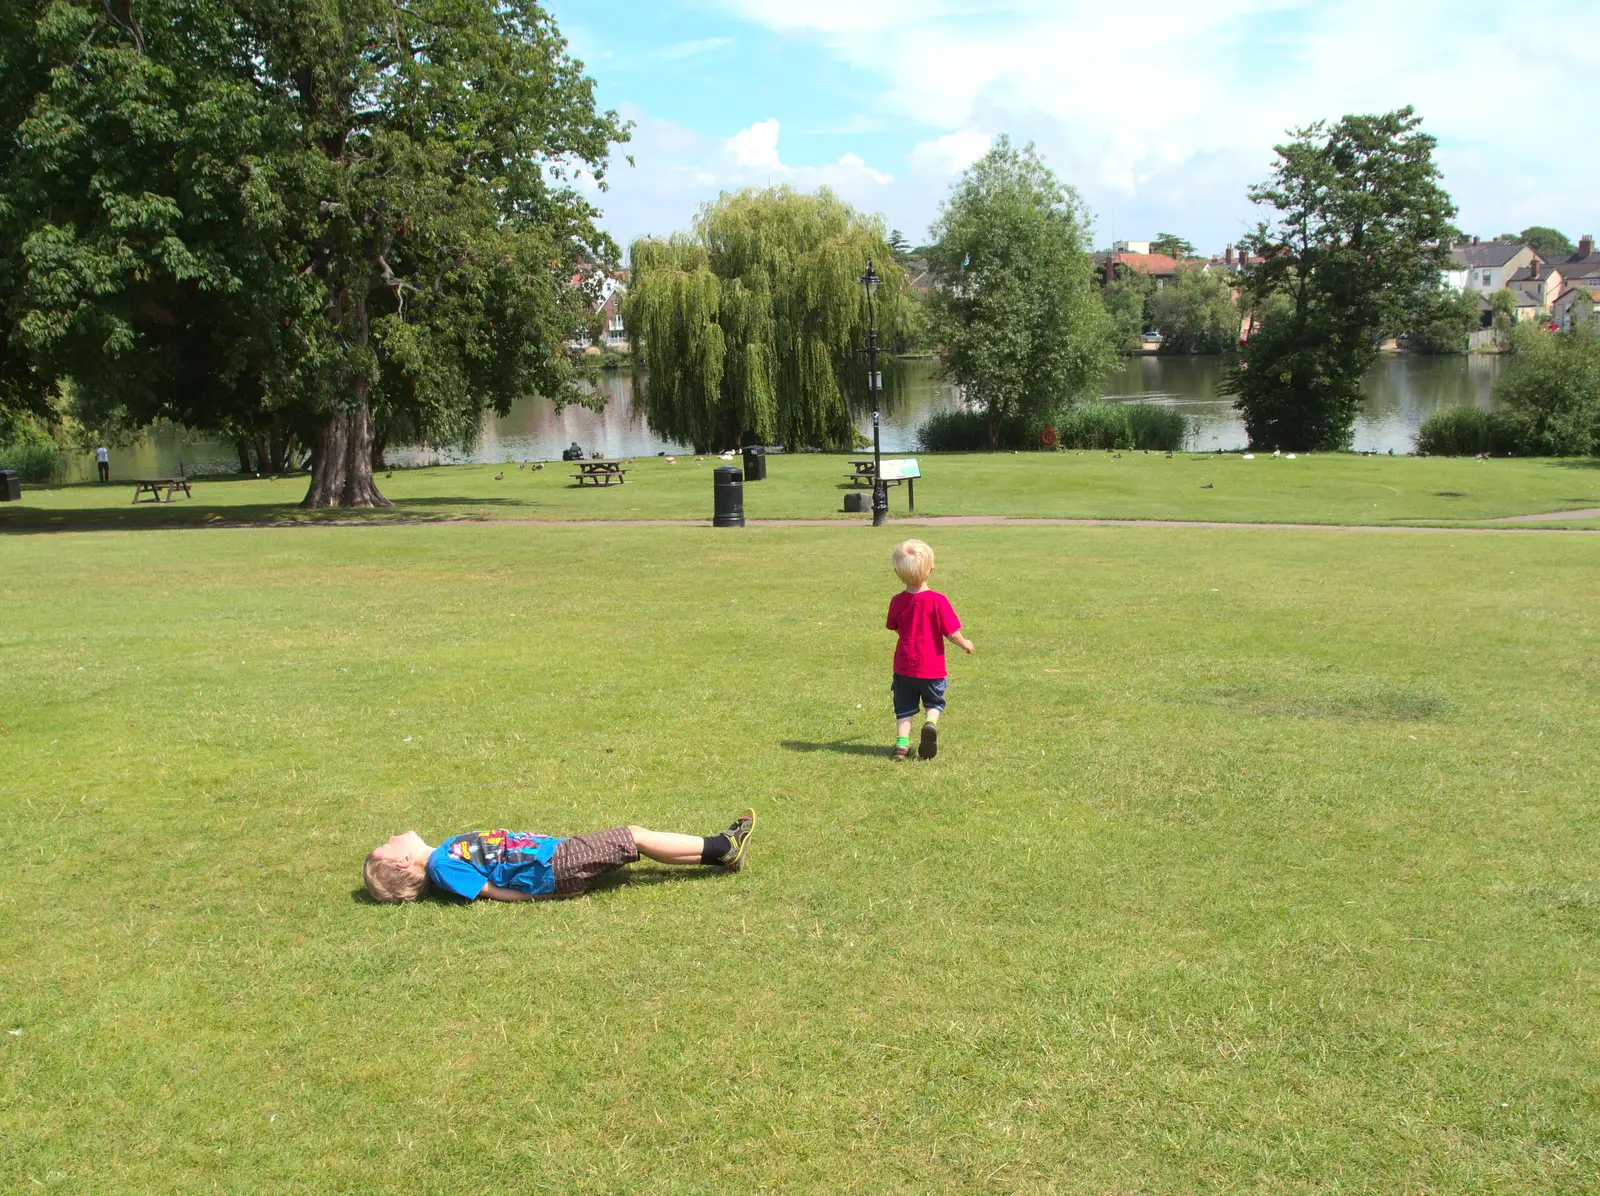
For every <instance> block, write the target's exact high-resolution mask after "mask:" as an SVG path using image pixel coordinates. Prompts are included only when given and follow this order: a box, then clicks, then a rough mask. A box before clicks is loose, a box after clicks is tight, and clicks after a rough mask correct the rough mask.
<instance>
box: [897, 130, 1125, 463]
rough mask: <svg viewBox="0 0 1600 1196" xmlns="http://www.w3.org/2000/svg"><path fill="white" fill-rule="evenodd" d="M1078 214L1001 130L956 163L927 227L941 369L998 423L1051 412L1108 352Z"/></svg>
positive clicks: (1084, 386)
mask: <svg viewBox="0 0 1600 1196" xmlns="http://www.w3.org/2000/svg"><path fill="white" fill-rule="evenodd" d="M1087 223H1088V221H1087V212H1086V210H1085V208H1084V205H1083V201H1082V200H1081V199H1080V198H1079V197H1078V193H1077V192H1076V191H1074V190H1073V189H1072V188H1071V187H1068V186H1066V185H1065V184H1064V183H1062V182H1061V181H1060V180H1058V179H1057V178H1056V176H1055V174H1054V173H1053V172H1051V171H1050V170H1049V168H1048V167H1046V166H1045V164H1044V163H1043V162H1042V161H1041V160H1040V159H1039V156H1038V154H1037V153H1036V152H1035V151H1034V148H1033V146H1032V145H1028V146H1025V147H1023V148H1021V149H1018V148H1016V147H1015V146H1013V145H1012V144H1011V141H1010V139H1009V138H1007V137H1001V138H1000V139H999V140H998V141H996V143H995V145H994V147H993V148H992V149H990V150H989V152H988V153H987V154H985V155H984V156H983V157H982V158H979V159H978V160H977V161H976V162H974V163H973V164H972V165H971V166H969V167H968V168H967V170H966V171H965V173H963V175H962V176H961V178H960V180H959V181H957V183H956V184H955V186H954V187H953V188H952V189H951V193H950V197H949V198H948V199H947V200H946V201H945V203H944V205H943V206H942V207H941V209H940V212H939V219H938V221H937V222H936V223H935V224H934V227H933V230H932V231H933V234H934V237H935V243H934V245H933V246H932V248H931V249H930V250H929V253H928V265H929V269H930V270H931V271H932V273H933V276H934V278H935V280H936V281H937V282H938V284H939V285H938V288H937V289H936V290H935V292H934V294H933V296H932V298H931V300H930V304H931V307H932V312H931V315H932V324H933V332H934V339H935V341H936V342H937V343H938V344H939V345H940V346H941V347H942V348H943V365H944V370H945V373H946V375H947V376H948V377H949V378H951V379H953V380H954V381H956V382H957V383H959V384H960V385H961V386H962V387H963V388H964V389H965V390H966V394H967V399H968V401H969V402H971V403H974V404H976V405H977V406H978V408H979V409H980V410H982V411H984V412H985V413H986V414H987V416H988V420H989V443H990V446H991V447H993V446H995V445H996V444H997V443H998V438H999V432H1000V426H1001V424H1002V423H1003V422H1005V421H1007V420H1012V419H1018V418H1021V419H1026V418H1029V417H1032V416H1035V415H1041V414H1042V415H1046V416H1048V415H1049V414H1051V413H1054V412H1057V411H1060V410H1062V409H1064V408H1066V407H1067V406H1069V405H1070V404H1071V403H1073V402H1074V401H1075V400H1076V399H1078V398H1079V397H1081V396H1082V395H1083V394H1084V393H1085V392H1086V391H1088V390H1089V389H1090V388H1091V387H1093V386H1094V385H1095V384H1096V383H1098V382H1099V381H1100V379H1101V378H1102V377H1104V376H1105V374H1106V373H1107V372H1108V371H1109V370H1110V368H1111V366H1112V361H1113V354H1112V346H1111V341H1110V321H1109V318H1108V317H1107V315H1106V311H1105V308H1104V307H1103V306H1102V304H1101V302H1100V299H1099V297H1098V296H1097V295H1096V294H1095V292H1094V288H1093V286H1092V284H1091V277H1092V273H1093V261H1092V259H1091V258H1090V256H1089V253H1088V251H1087V248H1086V232H1085V229H1086V227H1087Z"/></svg>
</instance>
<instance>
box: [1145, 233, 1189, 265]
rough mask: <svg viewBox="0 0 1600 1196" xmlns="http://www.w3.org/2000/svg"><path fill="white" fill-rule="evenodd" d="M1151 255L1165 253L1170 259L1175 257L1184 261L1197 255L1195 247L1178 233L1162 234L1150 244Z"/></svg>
mask: <svg viewBox="0 0 1600 1196" xmlns="http://www.w3.org/2000/svg"><path fill="white" fill-rule="evenodd" d="M1150 252H1151V253H1164V254H1166V255H1167V256H1168V257H1175V258H1177V259H1178V260H1179V261H1182V260H1183V259H1184V258H1186V257H1193V256H1194V255H1195V250H1194V246H1193V245H1192V244H1190V243H1189V242H1188V241H1185V240H1184V239H1183V238H1182V237H1180V236H1178V235H1177V234H1176V233H1162V234H1161V235H1160V236H1159V237H1157V238H1156V239H1155V240H1154V241H1151V242H1150Z"/></svg>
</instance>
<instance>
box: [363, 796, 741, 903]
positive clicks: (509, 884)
mask: <svg viewBox="0 0 1600 1196" xmlns="http://www.w3.org/2000/svg"><path fill="white" fill-rule="evenodd" d="M755 829H756V812H755V811H754V810H746V811H745V812H744V813H743V814H741V815H740V816H739V817H738V818H736V819H734V821H733V825H732V826H730V827H728V829H727V830H725V831H723V832H722V833H721V834H720V835H708V836H706V837H704V838H702V837H701V836H699V835H678V834H673V833H670V832H667V831H651V830H646V829H645V828H644V827H642V826H619V827H614V828H612V829H611V830H608V831H595V832H594V833H592V834H588V835H577V836H575V837H573V838H570V839H564V838H561V837H560V836H558V835H542V834H533V833H530V832H527V831H506V830H495V831H475V832H473V833H471V834H466V835H456V836H454V837H452V838H449V839H446V840H445V841H444V842H443V843H441V844H439V846H437V847H430V846H428V844H427V843H425V842H424V841H423V839H422V836H421V835H419V834H417V833H416V831H406V832H405V833H404V834H400V835H395V836H393V837H392V838H390V839H389V840H388V841H387V842H385V843H383V844H382V845H380V846H379V847H377V848H375V849H374V850H373V851H372V853H371V854H370V855H368V856H367V862H366V864H365V866H364V867H363V868H362V870H361V877H362V880H363V881H364V882H365V884H366V888H367V892H368V893H370V894H371V895H372V899H373V900H374V901H384V902H398V901H415V900H416V899H417V898H419V897H421V896H423V895H424V894H425V893H427V891H428V889H429V888H430V887H432V888H435V889H438V890H439V892H441V893H444V894H446V895H448V896H452V897H462V898H465V899H466V900H468V901H476V900H477V899H478V898H479V897H487V898H489V899H490V900H492V901H548V900H552V899H555V898H560V897H576V896H577V895H578V894H580V893H582V892H583V891H584V890H585V889H587V888H588V887H589V885H590V884H591V883H592V882H593V881H594V880H596V879H597V878H598V877H600V876H603V875H605V873H607V872H610V871H612V870H613V869H615V868H621V867H623V866H625V865H627V864H631V863H633V862H634V861H635V860H637V859H638V858H639V857H640V856H641V855H642V856H645V857H646V858H648V859H652V860H655V861H656V862H657V863H661V864H702V865H707V866H710V865H716V866H719V867H722V868H726V869H727V870H728V871H730V872H737V871H739V869H740V867H741V866H742V865H743V863H744V850H745V847H746V845H747V844H748V843H749V841H750V835H751V833H752V832H753V831H754V830H755Z"/></svg>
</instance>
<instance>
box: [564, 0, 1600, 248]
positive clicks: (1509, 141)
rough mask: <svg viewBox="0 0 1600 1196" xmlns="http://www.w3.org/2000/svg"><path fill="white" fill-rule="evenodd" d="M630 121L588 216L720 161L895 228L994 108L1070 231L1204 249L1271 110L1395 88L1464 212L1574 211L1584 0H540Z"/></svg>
mask: <svg viewBox="0 0 1600 1196" xmlns="http://www.w3.org/2000/svg"><path fill="white" fill-rule="evenodd" d="M550 7H551V9H552V11H553V12H554V14H555V16H556V18H557V20H558V21H559V23H560V26H561V29H562V32H563V33H564V34H565V35H566V36H567V38H568V39H569V41H570V42H571V44H572V50H573V53H574V54H575V55H576V56H577V57H578V58H580V59H581V60H582V61H583V62H584V64H585V67H586V69H587V71H588V73H589V74H590V75H591V76H592V77H593V78H594V79H595V81H596V84H597V91H598V96H599V100H600V103H601V104H602V106H605V107H610V108H616V109H617V110H618V111H619V112H620V113H621V114H623V115H624V116H625V117H627V118H628V119H631V120H633V121H634V122H635V125H636V127H635V129H634V135H633V141H632V143H631V144H630V145H628V146H627V147H625V151H626V152H629V153H631V154H632V155H633V156H634V160H635V163H636V165H635V166H634V167H631V168H630V167H629V166H628V165H627V164H626V163H624V162H622V161H621V157H620V153H619V155H618V156H617V160H616V161H615V162H614V165H613V168H612V171H611V178H610V180H609V181H610V183H611V189H610V190H609V191H608V192H606V193H605V194H604V195H603V196H601V197H600V203H601V206H602V207H603V209H604V210H605V213H606V218H605V225H606V227H607V228H608V230H609V231H610V232H611V233H612V235H613V236H615V237H616V238H617V240H618V241H619V242H620V243H622V244H623V245H624V246H626V244H627V242H628V241H629V240H631V239H632V238H634V237H636V236H640V235H643V234H646V233H668V232H671V231H673V230H674V229H679V228H684V227H687V225H688V224H689V221H690V220H691V218H692V217H693V215H694V213H695V210H696V209H697V208H698V206H699V205H700V204H701V203H702V202H704V201H706V200H708V199H712V198H715V196H716V195H717V194H718V192H720V191H723V190H727V189H731V188H735V187H740V186H746V185H757V186H760V185H765V184H767V183H772V184H777V183H789V184H791V185H793V186H796V187H799V188H803V189H808V190H809V189H811V188H814V187H817V186H819V185H823V184H826V185H828V186H831V187H833V188H834V190H836V191H837V192H839V193H840V194H841V195H843V196H844V197H845V198H846V199H848V200H850V202H852V203H854V204H855V205H856V206H857V207H860V208H863V209H866V210H869V211H878V212H882V213H883V214H884V217H885V219H886V220H887V221H888V223H889V224H890V226H891V227H895V228H899V229H902V230H903V231H904V232H905V234H906V236H907V237H908V238H910V239H911V240H912V241H913V242H916V241H920V240H921V239H922V238H923V237H924V235H925V233H926V230H927V227H928V225H929V224H930V223H931V222H932V221H933V219H934V218H935V217H936V216H937V214H938V207H939V204H940V202H941V201H942V200H943V199H944V197H945V196H946V195H947V194H948V192H949V188H950V184H951V182H952V181H953V180H954V179H955V178H956V176H957V175H958V174H959V173H960V171H961V170H962V169H963V168H964V167H965V166H966V165H967V164H968V163H969V162H970V161H971V160H972V159H973V158H974V157H976V156H977V155H979V154H981V153H982V152H983V150H984V149H985V148H986V147H987V146H988V144H989V143H990V141H991V140H992V139H993V138H994V137H995V136H997V135H999V134H1001V133H1009V134H1010V135H1011V136H1012V138H1013V139H1014V140H1021V141H1029V140H1031V141H1034V142H1035V143H1036V144H1037V145H1038V147H1039V150H1040V152H1041V153H1042V154H1043V156H1044V157H1045V159H1046V161H1047V162H1048V163H1049V164H1050V165H1051V166H1052V167H1053V168H1055V170H1056V172H1057V173H1058V174H1059V175H1061V177H1062V178H1063V179H1064V180H1065V181H1067V182H1069V183H1071V184H1072V185H1073V186H1075V187H1076V188H1077V189H1078V190H1079V192H1080V193H1081V194H1082V195H1083V197H1084V199H1085V200H1086V201H1087V202H1088V204H1089V207H1090V208H1091V210H1092V211H1093V212H1094V214H1095V242H1096V244H1097V245H1105V244H1109V243H1110V241H1111V240H1112V239H1113V237H1116V238H1122V239H1130V238H1132V239H1140V238H1148V237H1152V236H1155V235H1156V234H1157V233H1160V232H1174V233H1178V234H1180V235H1181V236H1185V237H1187V238H1188V239H1189V240H1191V241H1193V242H1194V243H1195V244H1196V245H1197V246H1198V247H1199V248H1200V249H1201V250H1202V251H1208V252H1209V251H1217V252H1220V251H1221V249H1222V247H1223V245H1224V244H1225V243H1226V242H1228V241H1231V240H1233V239H1235V238H1236V237H1238V236H1239V235H1240V233H1241V232H1243V231H1244V229H1245V228H1246V227H1248V226H1249V225H1250V224H1251V223H1253V221H1254V220H1255V219H1256V215H1255V214H1254V213H1253V210H1252V208H1251V205H1250V204H1249V202H1248V200H1246V198H1245V189H1246V188H1247V187H1248V185H1249V184H1250V183H1252V182H1256V181H1259V180H1261V179H1263V178H1264V177H1265V176H1266V174H1267V172H1268V170H1269V169H1270V167H1271V162H1272V145H1273V143H1274V141H1275V140H1280V139H1281V138H1282V136H1283V133H1284V130H1285V129H1287V128H1289V127H1291V126H1295V125H1300V124H1304V123H1307V122H1309V121H1312V120H1316V119H1319V118H1323V117H1328V118H1337V117H1338V116H1340V115H1342V114H1343V113H1345V112H1355V111H1362V112H1371V111H1381V110H1386V109H1389V108H1395V107H1398V106H1400V105H1402V104H1412V105H1414V106H1415V107H1416V108H1417V110H1418V112H1419V113H1420V114H1421V115H1422V116H1423V118H1424V120H1425V122H1426V127H1427V128H1428V129H1429V131H1431V132H1432V133H1433V134H1434V135H1435V136H1437V137H1438V138H1439V141H1440V146H1439V150H1438V153H1437V160H1438V162H1439V163H1440V165H1441V167H1442V168H1443V170H1444V175H1445V185H1446V186H1447V187H1449V189H1450V191H1451V193H1452V194H1453V195H1454V197H1455V200H1456V202H1457V204H1458V205H1459V206H1460V208H1461V214H1460V216H1459V218H1458V223H1459V224H1460V225H1461V226H1462V227H1463V228H1464V229H1466V230H1467V231H1468V232H1473V233H1478V234H1480V235H1483V236H1492V235H1494V234H1497V233H1500V232H1505V231H1515V230H1518V229H1521V228H1523V227H1525V226H1527V225H1529V224H1550V225H1554V226H1555V227H1557V228H1560V229H1561V230H1562V231H1564V232H1566V233H1567V234H1568V235H1569V236H1570V237H1572V238H1573V239H1574V240H1576V239H1577V238H1578V236H1580V235H1581V234H1584V233H1590V232H1595V231H1597V229H1600V202H1597V198H1596V197H1597V196H1600V187H1597V185H1596V183H1595V181H1594V179H1595V172H1594V165H1595V163H1596V161H1597V158H1600V149H1597V148H1596V147H1597V145H1600V92H1597V83H1600V68H1597V67H1595V66H1594V65H1593V64H1594V62H1595V61H1600V3H1597V2H1596V0H1547V2H1544V3H1537V4H1535V3H1516V4H1507V3H1504V2H1503V0H1496V2H1493V3H1490V2H1486V0H1320V2H1309V0H1144V2H1142V3H1140V4H1137V5H1133V4H1129V5H1118V4H1115V3H1110V2H1108V0H1096V2H1092V3H1091V2H1081V0H1055V2H1053V3H1052V2H1049V0H1011V2H1009V3H980V2H976V0H652V2H650V3H642V2H638V0H589V2H587V3H583V2H580V0H555V2H554V3H552V4H551V5H550Z"/></svg>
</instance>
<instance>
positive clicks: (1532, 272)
mask: <svg viewBox="0 0 1600 1196" xmlns="http://www.w3.org/2000/svg"><path fill="white" fill-rule="evenodd" d="M1539 265H1540V262H1539V259H1538V258H1534V259H1533V265H1531V266H1529V267H1528V277H1529V278H1538V277H1539Z"/></svg>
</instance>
